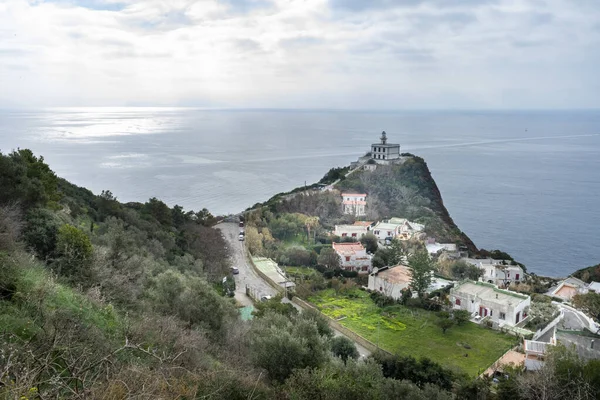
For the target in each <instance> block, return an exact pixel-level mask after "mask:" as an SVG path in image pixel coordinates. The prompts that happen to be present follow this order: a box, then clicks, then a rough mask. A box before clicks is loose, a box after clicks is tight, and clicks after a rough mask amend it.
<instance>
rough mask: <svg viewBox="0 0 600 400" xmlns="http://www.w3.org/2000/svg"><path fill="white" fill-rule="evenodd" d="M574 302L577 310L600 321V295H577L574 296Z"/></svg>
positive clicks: (592, 293) (591, 293)
mask: <svg viewBox="0 0 600 400" xmlns="http://www.w3.org/2000/svg"><path fill="white" fill-rule="evenodd" d="M572 302H573V305H574V306H575V307H576V308H578V309H580V310H581V311H583V312H584V313H586V314H588V315H589V316H591V317H592V318H594V319H595V320H596V321H600V293H594V292H589V293H586V294H576V295H575V296H573V299H572Z"/></svg>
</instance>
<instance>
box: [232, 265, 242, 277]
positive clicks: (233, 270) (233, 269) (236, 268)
mask: <svg viewBox="0 0 600 400" xmlns="http://www.w3.org/2000/svg"><path fill="white" fill-rule="evenodd" d="M231 273H232V274H233V275H237V274H239V273H240V269H239V268H238V267H231Z"/></svg>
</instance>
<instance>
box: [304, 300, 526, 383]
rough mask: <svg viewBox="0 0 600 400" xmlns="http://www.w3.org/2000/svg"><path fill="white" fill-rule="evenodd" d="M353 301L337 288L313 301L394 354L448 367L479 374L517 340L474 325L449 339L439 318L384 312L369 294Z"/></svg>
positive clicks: (402, 310)
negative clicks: (340, 293)
mask: <svg viewBox="0 0 600 400" xmlns="http://www.w3.org/2000/svg"><path fill="white" fill-rule="evenodd" d="M352 296H355V297H350V296H343V295H338V296H336V295H335V292H334V291H333V290H332V289H328V290H324V291H321V292H319V293H316V294H315V295H314V296H311V297H310V298H309V301H310V302H311V303H313V304H315V305H316V306H317V307H318V308H319V309H320V310H321V311H322V312H323V313H324V314H326V315H328V316H330V317H332V318H334V319H337V320H338V322H339V323H341V324H342V325H344V326H346V327H347V328H349V329H351V330H353V331H354V332H356V333H358V334H359V335H361V336H363V337H364V338H366V339H368V340H370V341H371V342H373V343H375V344H379V346H380V347H381V348H383V349H385V350H387V351H389V352H392V353H397V354H402V355H411V356H414V357H417V358H419V357H429V358H430V359H432V360H433V361H436V362H438V363H440V364H442V365H444V366H446V367H458V368H460V369H461V370H463V371H464V372H466V373H468V374H469V375H473V376H474V375H477V374H479V373H480V372H482V371H483V370H485V369H486V368H487V367H489V366H490V365H491V364H492V363H493V362H494V361H496V360H497V359H498V358H499V357H500V356H501V355H502V354H504V352H505V351H506V350H508V349H509V348H510V347H512V346H513V345H514V344H515V341H516V338H515V337H512V336H508V335H505V334H501V333H499V332H495V331H492V330H489V329H485V328H482V327H480V326H478V325H476V324H473V323H471V322H468V323H466V324H464V325H463V326H454V327H452V328H450V329H449V330H448V331H447V332H446V333H445V334H443V333H442V330H441V329H440V328H439V327H438V326H436V325H435V321H436V319H437V318H438V317H437V316H436V315H435V313H433V312H430V311H426V310H423V309H418V308H415V309H413V308H407V307H404V306H401V305H394V306H390V307H386V308H384V309H381V308H379V307H377V306H376V305H375V304H374V303H373V301H372V300H371V299H370V298H369V294H368V293H366V292H363V291H358V290H357V291H355V292H353V293H352Z"/></svg>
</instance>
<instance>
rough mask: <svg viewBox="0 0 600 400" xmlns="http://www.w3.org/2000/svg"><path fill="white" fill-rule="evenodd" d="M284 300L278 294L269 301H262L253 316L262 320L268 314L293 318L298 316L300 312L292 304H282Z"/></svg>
mask: <svg viewBox="0 0 600 400" xmlns="http://www.w3.org/2000/svg"><path fill="white" fill-rule="evenodd" d="M282 298H283V296H282V295H281V294H278V295H277V296H275V297H273V298H271V299H269V300H267V301H260V302H258V303H256V305H255V306H254V311H253V312H252V314H253V315H254V316H255V317H257V318H262V317H264V316H265V315H267V314H268V313H275V314H280V315H283V316H286V317H292V316H294V315H296V314H298V310H296V308H295V307H294V306H293V305H292V304H291V303H282V302H281V299H282Z"/></svg>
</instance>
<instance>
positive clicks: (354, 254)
mask: <svg viewBox="0 0 600 400" xmlns="http://www.w3.org/2000/svg"><path fill="white" fill-rule="evenodd" d="M331 246H332V247H333V250H335V252H336V253H337V255H338V256H339V257H340V267H341V268H342V269H344V270H346V271H356V272H358V273H360V274H367V273H369V272H370V271H371V256H370V255H369V254H367V250H366V249H365V248H364V246H363V245H362V244H361V243H360V242H356V243H354V242H350V243H332V244H331Z"/></svg>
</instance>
